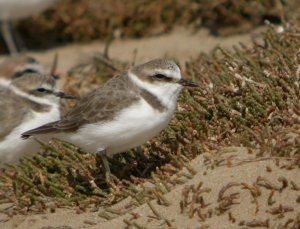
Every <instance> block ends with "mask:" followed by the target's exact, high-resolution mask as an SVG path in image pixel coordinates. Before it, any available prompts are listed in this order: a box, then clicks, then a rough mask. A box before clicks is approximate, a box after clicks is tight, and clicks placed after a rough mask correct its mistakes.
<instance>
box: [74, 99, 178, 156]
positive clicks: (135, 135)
mask: <svg viewBox="0 0 300 229" xmlns="http://www.w3.org/2000/svg"><path fill="white" fill-rule="evenodd" d="M173 112H174V111H173V110H170V111H166V112H158V111H156V110H155V109H153V108H152V107H150V106H149V105H148V104H145V102H144V101H142V102H140V103H138V104H136V105H134V106H132V107H130V108H129V109H127V110H124V111H123V112H122V113H120V115H119V116H118V117H116V119H114V120H113V121H110V122H106V123H101V122H99V123H95V124H88V125H86V126H85V127H83V128H81V129H80V130H79V131H78V132H77V134H76V135H74V136H72V137H71V138H70V141H71V142H72V143H74V144H76V145H78V146H79V147H81V148H82V149H84V150H86V151H88V152H91V153H96V152H97V151H99V150H101V149H106V150H107V154H108V155H113V154H115V153H120V152H124V151H126V150H129V149H131V148H133V147H136V146H139V145H141V144H143V143H145V142H146V141H148V140H150V139H151V138H153V137H155V136H156V135H158V134H159V132H160V131H161V130H163V129H164V128H165V127H166V126H167V125H168V123H169V121H170V119H171V117H172V114H173Z"/></svg>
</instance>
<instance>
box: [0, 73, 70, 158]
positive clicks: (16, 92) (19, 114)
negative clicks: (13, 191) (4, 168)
mask: <svg viewBox="0 0 300 229" xmlns="http://www.w3.org/2000/svg"><path fill="white" fill-rule="evenodd" d="M59 98H73V97H72V96H69V95H66V94H64V93H63V92H60V91H59V90H58V89H57V87H56V85H55V80H54V79H53V76H51V75H42V74H38V73H32V74H25V75H23V76H22V77H19V78H15V79H13V80H12V81H11V83H10V84H8V85H6V86H1V85H0V127H1V128H0V164H1V163H3V162H9V163H12V162H16V161H17V160H18V159H19V157H20V156H21V155H23V154H26V153H34V152H35V151H37V150H38V149H39V145H38V143H37V142H35V141H34V140H32V139H30V141H24V140H22V139H20V134H21V133H23V132H24V131H27V130H30V129H32V128H35V127H39V126H40V125H43V124H46V123H48V122H51V121H57V120H59V118H60V112H59Z"/></svg>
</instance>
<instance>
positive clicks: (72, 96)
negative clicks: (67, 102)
mask: <svg viewBox="0 0 300 229" xmlns="http://www.w3.org/2000/svg"><path fill="white" fill-rule="evenodd" d="M54 94H55V95H56V96H57V97H59V98H61V99H79V97H78V96H74V95H68V94H66V93H64V92H62V91H59V92H56V93H54Z"/></svg>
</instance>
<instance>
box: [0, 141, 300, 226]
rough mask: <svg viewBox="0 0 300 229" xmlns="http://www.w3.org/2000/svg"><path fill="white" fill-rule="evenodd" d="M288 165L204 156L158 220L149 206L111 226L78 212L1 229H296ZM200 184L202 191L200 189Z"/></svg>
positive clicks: (226, 152) (296, 197) (298, 197)
mask: <svg viewBox="0 0 300 229" xmlns="http://www.w3.org/2000/svg"><path fill="white" fill-rule="evenodd" d="M207 158H210V160H208V159H207ZM289 163H290V162H289V161H286V160H284V159H280V160H275V159H274V158H273V159H272V158H265V159H263V158H260V159H257V158H256V156H255V154H254V153H252V154H250V153H249V152H248V150H247V149H246V148H239V147H231V148H224V149H222V150H221V151H219V152H217V153H213V154H212V153H207V154H204V155H200V156H198V157H197V158H195V159H194V160H193V161H191V163H190V165H191V166H192V168H193V169H194V170H195V171H196V174H195V175H194V176H193V177H191V178H190V179H188V181H187V182H186V183H184V184H181V185H177V186H176V187H175V188H173V189H172V191H170V192H169V193H167V194H166V195H165V198H166V199H167V201H168V202H169V206H165V205H162V204H159V203H157V201H154V200H153V201H152V202H151V204H152V206H153V207H154V209H155V211H156V212H157V213H158V215H159V216H158V217H157V216H156V215H155V214H154V212H153V211H152V210H151V208H150V207H149V205H148V204H143V205H141V206H139V207H137V208H135V209H133V210H131V211H130V212H128V213H126V214H124V215H120V216H118V215H114V216H115V218H114V219H111V220H106V219H104V218H102V217H100V216H99V213H100V212H103V209H99V210H98V211H96V212H92V211H91V212H89V211H88V212H85V213H81V214H77V213H76V209H58V210H57V211H56V212H55V213H47V214H43V215H29V216H22V215H18V216H14V217H13V218H12V219H9V220H8V221H7V222H5V223H2V226H1V228H2V229H11V228H18V229H19V228H20V229H21V228H22V229H23V228H24V229H25V228H30V229H41V228H57V229H58V228H61V229H62V228H64V227H62V226H65V228H74V229H75V228H76V229H77V228H89V229H97V228H126V226H127V224H126V223H125V221H126V220H127V222H129V223H131V224H135V225H138V226H140V228H153V229H155V228H190V229H196V228H217V229H219V228H250V227H255V225H262V226H263V225H265V226H263V227H265V228H266V227H268V228H284V227H281V226H283V225H285V224H287V227H286V228H292V225H293V224H294V223H295V219H296V218H297V215H298V216H299V213H300V203H299V202H300V191H299V189H298V190H295V187H294V186H293V185H292V182H294V184H295V186H297V187H299V188H300V179H299V177H300V170H299V169H298V168H294V169H288V167H286V168H283V167H284V165H289ZM184 170H185V169H184ZM184 170H183V172H184ZM200 182H202V186H201V187H200V188H199V189H197V188H196V187H197V186H198V185H199V183H200ZM285 182H286V184H284V183H285ZM192 186H193V187H194V190H193V191H192V188H191V187H192ZM226 187H227V188H226ZM272 189H274V191H272ZM187 190H190V191H189V194H186V195H183V193H184V192H186V191H187ZM221 190H222V191H221ZM272 192H273V196H272V197H271V198H270V195H271V193H272ZM222 193H223V194H222ZM220 195H221V196H220ZM184 196H186V197H187V199H186V200H187V201H186V203H187V204H186V207H184V208H183V209H182V208H181V207H180V202H182V201H183V200H184ZM197 197H198V198H197ZM201 197H202V198H203V202H201V200H200V199H201ZM220 197H221V199H222V200H220ZM193 198H194V200H195V202H194V203H192V200H193ZM230 198H233V203H231V204H228V205H227V206H226V200H229V199H230ZM129 201H130V198H128V199H126V200H124V201H122V202H121V203H118V204H116V205H115V206H111V207H110V208H111V209H124V206H125V204H126V203H128V202H129ZM280 206H281V207H280ZM226 208H227V209H226ZM222 209H223V210H222ZM193 210H194V211H193ZM229 215H231V216H230V217H229ZM299 220H300V219H299ZM168 224H169V225H171V226H168ZM280 225H281V226H280ZM299 225H300V224H299ZM46 226H52V227H46ZM67 226H68V227H67ZM132 228H138V227H132ZM295 228H298V227H295Z"/></svg>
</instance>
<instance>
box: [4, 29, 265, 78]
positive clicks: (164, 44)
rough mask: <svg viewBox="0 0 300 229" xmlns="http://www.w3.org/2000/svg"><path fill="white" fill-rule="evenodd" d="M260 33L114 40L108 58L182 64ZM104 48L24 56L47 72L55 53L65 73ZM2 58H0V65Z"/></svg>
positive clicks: (179, 32)
mask: <svg viewBox="0 0 300 229" xmlns="http://www.w3.org/2000/svg"><path fill="white" fill-rule="evenodd" d="M264 29H265V28H263V27H261V28H258V29H255V30H253V31H252V32H251V33H249V34H242V35H234V36H230V37H223V38H220V37H215V36H212V35H210V34H209V32H208V30H206V29H201V30H199V31H197V32H193V31H191V30H190V29H185V28H177V29H175V30H174V31H173V32H171V33H170V34H167V35H162V36H156V37H150V38H144V39H139V40H138V39H123V40H120V39H118V40H114V41H113V42H112V44H111V46H110V49H109V56H110V57H111V58H113V59H117V60H121V61H132V60H133V59H135V60H136V62H137V63H139V62H143V61H147V60H150V59H154V58H159V57H171V58H175V59H176V60H178V61H179V62H180V63H182V64H184V63H185V62H186V61H187V60H188V59H189V58H193V57H196V56H197V55H199V53H200V52H209V51H210V50H212V49H213V48H214V47H215V46H216V45H221V46H222V47H226V48H230V47H232V46H233V45H238V43H239V42H243V43H245V44H248V43H249V42H250V41H251V37H253V36H258V35H257V34H258V33H259V32H260V31H262V30H264ZM104 48H105V43H103V42H100V41H95V42H92V43H88V44H72V45H67V46H63V47H57V48H53V49H50V50H45V51H44V50H43V51H37V52H29V53H28V54H29V55H31V56H33V57H35V58H36V59H37V60H39V61H40V62H41V63H42V64H43V65H44V66H45V67H46V69H50V67H51V66H52V62H53V58H54V55H55V54H56V53H58V55H59V62H58V69H59V70H60V71H61V72H66V71H67V70H69V69H70V68H71V67H72V66H74V65H76V64H77V63H79V62H81V61H82V60H85V59H86V58H87V57H89V56H91V55H93V54H95V53H97V52H103V50H104ZM135 53H136V54H135ZM6 57H7V56H0V61H2V60H3V59H4V58H6Z"/></svg>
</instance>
